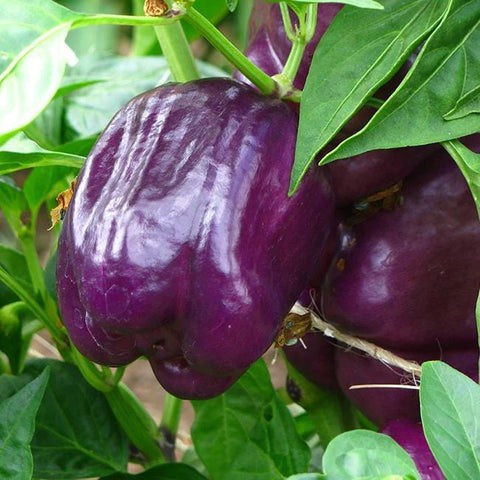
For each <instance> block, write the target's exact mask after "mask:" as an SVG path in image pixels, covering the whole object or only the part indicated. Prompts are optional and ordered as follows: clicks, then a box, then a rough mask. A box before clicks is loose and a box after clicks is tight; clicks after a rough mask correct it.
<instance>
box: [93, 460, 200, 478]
mask: <svg viewBox="0 0 480 480" xmlns="http://www.w3.org/2000/svg"><path fill="white" fill-rule="evenodd" d="M102 480H206V478H205V477H204V476H203V475H201V474H200V473H198V472H197V471H196V470H195V469H194V468H192V467H189V466H188V465H185V464H183V463H166V464H164V465H159V466H157V467H153V468H150V469H149V470H146V471H145V472H142V473H139V474H137V475H130V474H128V473H114V474H113V475H109V476H108V477H104V478H102Z"/></svg>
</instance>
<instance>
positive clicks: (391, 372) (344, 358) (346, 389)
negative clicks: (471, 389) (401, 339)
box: [335, 342, 478, 427]
mask: <svg viewBox="0 0 480 480" xmlns="http://www.w3.org/2000/svg"><path fill="white" fill-rule="evenodd" d="M391 351H392V352H393V353H394V354H396V355H398V356H399V357H401V358H403V359H405V360H410V361H415V362H417V363H418V364H421V363H423V362H426V361H428V360H442V361H443V362H445V363H448V364H449V365H451V366H452V367H454V368H455V369H457V370H460V371H461V372H462V373H464V374H465V375H467V376H469V377H470V378H472V379H473V380H475V381H477V380H478V348H477V347H472V348H468V349H467V348H455V349H449V350H443V351H441V350H440V349H439V348H438V346H436V345H435V342H432V347H431V350H429V351H428V350H397V349H395V350H391ZM335 367H336V374H337V380H338V383H339V385H340V387H341V389H342V391H343V393H344V394H345V396H346V397H348V398H349V399H350V400H351V401H352V402H353V403H354V404H355V405H356V406H357V407H358V408H359V409H360V410H361V411H362V412H363V413H364V414H365V415H366V416H367V417H368V418H369V419H370V420H371V421H372V422H374V423H375V424H377V425H378V426H380V427H382V426H383V425H385V424H386V423H388V422H391V421H393V420H397V419H407V420H410V421H412V422H418V421H420V403H419V398H418V390H412V389H404V388H362V389H355V390H350V387H351V386H352V385H370V384H377V385H378V384H386V385H398V386H401V385H406V384H410V385H411V384H412V378H411V376H409V374H408V373H406V372H404V371H403V370H400V369H398V368H394V367H391V366H389V365H385V364H383V363H382V362H380V361H379V360H376V359H375V358H372V357H367V356H366V355H364V354H362V353H359V352H357V351H355V350H350V351H348V350H345V349H344V348H341V347H339V348H336V349H335Z"/></svg>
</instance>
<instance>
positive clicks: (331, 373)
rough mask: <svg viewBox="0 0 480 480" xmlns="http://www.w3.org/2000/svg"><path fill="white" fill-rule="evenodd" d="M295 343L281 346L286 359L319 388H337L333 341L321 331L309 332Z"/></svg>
mask: <svg viewBox="0 0 480 480" xmlns="http://www.w3.org/2000/svg"><path fill="white" fill-rule="evenodd" d="M302 340H303V341H304V343H305V345H306V347H307V348H304V347H303V345H302V344H301V343H300V342H297V343H296V344H295V345H290V346H285V347H283V352H284V353H285V356H286V357H287V360H288V361H289V362H290V363H291V364H292V365H293V366H294V367H295V368H296V369H297V370H298V371H299V372H300V373H301V374H302V375H303V376H304V377H305V378H306V379H307V380H309V381H310V382H312V383H314V384H315V385H317V386H318V387H320V388H326V389H328V390H337V389H338V388H339V387H338V382H337V377H336V375H335V348H336V346H335V345H334V343H333V341H332V340H330V339H328V338H327V337H325V336H324V335H323V333H321V332H309V333H307V334H306V335H305V336H304V337H303V338H302Z"/></svg>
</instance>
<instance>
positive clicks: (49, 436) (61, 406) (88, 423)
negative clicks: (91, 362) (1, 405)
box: [0, 359, 129, 480]
mask: <svg viewBox="0 0 480 480" xmlns="http://www.w3.org/2000/svg"><path fill="white" fill-rule="evenodd" d="M46 366H50V368H51V376H50V381H49V383H48V387H47V391H46V393H45V397H44V399H43V402H42V405H41V406H40V409H39V411H38V415H37V421H36V426H35V435H34V437H33V441H32V453H33V458H34V476H35V477H37V478H42V479H61V480H67V479H76V478H88V477H98V476H102V475H109V474H111V473H114V472H116V471H125V470H126V465H127V461H128V455H129V452H128V440H127V438H126V436H125V435H124V433H123V432H122V431H121V430H120V428H119V426H118V424H117V422H116V419H115V417H114V416H113V414H112V412H111V410H110V407H109V406H108V403H107V401H106V400H105V397H104V395H103V394H102V393H100V392H99V391H97V390H95V389H94V388H92V387H91V386H90V385H89V384H88V383H86V381H85V380H84V378H83V377H82V375H81V374H80V373H79V371H78V369H77V368H76V367H74V366H72V365H69V364H66V363H64V362H59V361H56V360H48V359H36V360H32V361H29V362H27V363H26V366H25V369H24V372H23V374H22V375H21V376H20V377H15V378H12V377H9V376H6V375H2V376H1V377H0V398H5V397H7V396H9V395H10V394H11V392H13V391H16V390H18V389H19V388H21V387H22V386H23V385H24V384H25V383H26V382H28V381H29V380H30V379H31V378H33V377H36V376H37V375H38V373H39V371H41V370H43V369H44V368H45V367H46Z"/></svg>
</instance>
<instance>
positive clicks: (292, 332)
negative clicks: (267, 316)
mask: <svg viewBox="0 0 480 480" xmlns="http://www.w3.org/2000/svg"><path fill="white" fill-rule="evenodd" d="M311 328H312V320H311V318H310V316H309V315H307V314H305V315H297V314H296V313H289V314H288V315H287V316H286V317H285V319H284V320H283V325H282V328H281V329H280V331H279V332H278V335H277V337H276V338H275V342H274V345H275V348H282V347H284V346H285V345H291V344H293V343H294V342H295V341H296V340H298V339H299V338H302V337H303V336H304V335H305V334H306V333H307V332H308V331H310V330H311Z"/></svg>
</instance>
